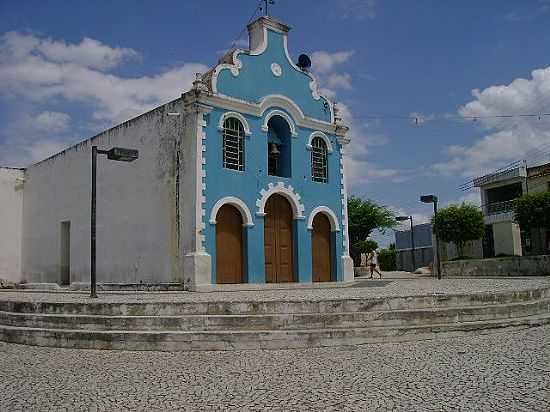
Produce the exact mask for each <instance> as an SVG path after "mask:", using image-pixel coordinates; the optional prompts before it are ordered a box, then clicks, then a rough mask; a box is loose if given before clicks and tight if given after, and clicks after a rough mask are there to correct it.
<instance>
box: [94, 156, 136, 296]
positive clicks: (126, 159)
mask: <svg viewBox="0 0 550 412" xmlns="http://www.w3.org/2000/svg"><path fill="white" fill-rule="evenodd" d="M98 154H104V155H107V159H109V160H116V161H119V162H133V161H134V160H136V159H137V158H138V151H137V150H134V149H125V148H123V147H113V148H112V149H110V150H99V149H98V148H97V146H92V203H91V213H90V220H91V222H90V297H91V298H97V282H96V180H97V179H96V177H97V155H98Z"/></svg>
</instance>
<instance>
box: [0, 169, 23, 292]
mask: <svg viewBox="0 0 550 412" xmlns="http://www.w3.org/2000/svg"><path fill="white" fill-rule="evenodd" d="M23 181H24V171H23V170H20V169H11V168H4V167H0V279H3V280H7V281H9V282H19V281H20V280H21V226H22V212H23Z"/></svg>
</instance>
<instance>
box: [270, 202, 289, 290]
mask: <svg viewBox="0 0 550 412" xmlns="http://www.w3.org/2000/svg"><path fill="white" fill-rule="evenodd" d="M264 210H265V213H266V215H265V218H264V254H265V280H266V282H268V283H275V282H294V234H293V222H292V208H291V206H290V204H289V203H288V200H286V199H285V198H284V197H282V196H280V195H273V196H271V197H270V198H269V199H268V200H267V203H266V205H265V209H264Z"/></svg>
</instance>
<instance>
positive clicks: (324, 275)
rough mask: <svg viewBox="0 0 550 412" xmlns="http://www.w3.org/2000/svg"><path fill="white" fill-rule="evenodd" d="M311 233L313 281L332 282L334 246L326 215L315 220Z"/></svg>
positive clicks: (319, 214)
mask: <svg viewBox="0 0 550 412" xmlns="http://www.w3.org/2000/svg"><path fill="white" fill-rule="evenodd" d="M312 226H313V230H312V233H311V249H312V250H311V256H312V259H313V281H314V282H330V281H331V280H332V276H331V275H332V247H331V246H332V245H331V238H332V236H331V230H330V221H329V220H328V217H327V216H326V215H325V214H324V213H317V214H316V215H315V217H314V218H313V225H312Z"/></svg>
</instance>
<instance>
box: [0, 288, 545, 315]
mask: <svg viewBox="0 0 550 412" xmlns="http://www.w3.org/2000/svg"><path fill="white" fill-rule="evenodd" d="M182 293H188V292H182ZM546 298H550V288H547V289H534V290H524V291H510V292H498V293H474V294H454V295H446V294H445V295H438V294H435V295H425V296H408V297H381V298H345V299H328V300H320V301H317V300H303V299H294V300H293V299H282V300H266V301H257V300H254V301H252V300H251V301H245V300H242V301H217V302H181V301H180V302H177V301H172V302H170V301H166V302H154V303H147V302H139V301H138V302H124V303H119V302H98V301H97V300H92V299H89V300H86V301H85V302H65V303H63V302H32V301H29V302H27V301H26V302H21V301H9V300H0V311H3V312H16V313H45V314H74V315H104V316H180V315H231V314H234V315H237V314H285V313H336V312H369V311H394V310H411V309H424V308H426V309H434V308H449V307H467V306H482V305H498V304H507V303H518V302H527V301H533V300H540V299H546ZM0 299H1V295H0Z"/></svg>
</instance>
